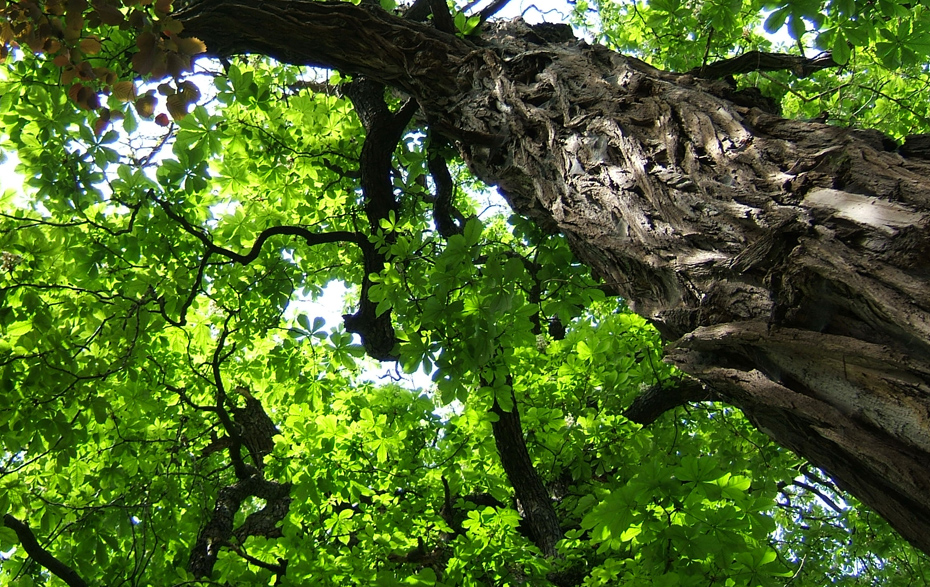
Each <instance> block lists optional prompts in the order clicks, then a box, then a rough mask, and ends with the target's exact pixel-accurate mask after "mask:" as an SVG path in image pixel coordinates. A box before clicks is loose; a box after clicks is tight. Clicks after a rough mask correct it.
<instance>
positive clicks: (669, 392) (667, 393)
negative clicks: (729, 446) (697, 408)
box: [623, 377, 713, 426]
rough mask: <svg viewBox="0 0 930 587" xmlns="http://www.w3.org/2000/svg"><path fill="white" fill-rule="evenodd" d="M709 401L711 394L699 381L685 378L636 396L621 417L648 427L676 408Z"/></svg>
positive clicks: (711, 397) (657, 386) (655, 386)
mask: <svg viewBox="0 0 930 587" xmlns="http://www.w3.org/2000/svg"><path fill="white" fill-rule="evenodd" d="M710 399H713V394H712V393H711V392H710V391H709V390H708V389H707V388H706V387H705V386H704V385H703V384H702V383H701V382H700V381H698V380H697V379H691V378H690V377H687V378H684V379H681V380H680V381H678V382H677V383H675V384H671V385H653V386H652V387H650V388H649V389H647V390H645V391H644V392H642V393H640V394H639V395H638V396H636V399H634V400H633V403H631V404H630V406H629V407H628V408H627V409H626V410H625V411H624V412H623V415H624V416H625V417H627V418H629V419H630V420H632V421H633V422H636V423H637V424H641V425H643V426H648V425H649V424H652V423H653V422H655V421H656V420H657V419H658V418H659V416H661V415H662V414H664V413H665V412H667V411H669V410H672V409H675V408H677V407H678V406H682V405H684V404H686V403H690V402H698V401H707V400H710Z"/></svg>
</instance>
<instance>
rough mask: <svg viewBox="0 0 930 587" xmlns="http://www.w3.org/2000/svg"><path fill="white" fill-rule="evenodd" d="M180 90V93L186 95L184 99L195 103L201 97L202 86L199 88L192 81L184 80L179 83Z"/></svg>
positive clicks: (189, 102)
mask: <svg viewBox="0 0 930 587" xmlns="http://www.w3.org/2000/svg"><path fill="white" fill-rule="evenodd" d="M178 90H179V91H180V94H181V95H182V96H184V99H185V100H186V101H187V103H188V104H193V103H195V102H197V100H199V99H200V88H198V87H197V86H196V85H195V84H194V82H192V81H187V80H186V81H183V82H181V83H180V84H178Z"/></svg>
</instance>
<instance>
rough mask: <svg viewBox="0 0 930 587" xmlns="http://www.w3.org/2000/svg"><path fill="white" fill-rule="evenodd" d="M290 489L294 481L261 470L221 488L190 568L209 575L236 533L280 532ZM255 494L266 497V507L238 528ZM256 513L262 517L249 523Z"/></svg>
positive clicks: (272, 534)
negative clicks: (268, 477) (244, 507)
mask: <svg viewBox="0 0 930 587" xmlns="http://www.w3.org/2000/svg"><path fill="white" fill-rule="evenodd" d="M290 489H291V484H290V483H277V482H274V481H268V480H266V479H263V478H262V477H261V475H260V474H255V475H252V476H251V477H249V478H247V479H241V480H239V481H237V482H236V483H233V484H232V485H228V486H226V487H223V488H222V489H220V491H219V494H218V495H217V497H216V505H215V506H214V508H213V514H212V515H211V517H210V521H209V522H207V525H206V526H204V528H203V530H201V532H200V535H199V536H198V537H197V542H196V543H195V544H194V547H193V548H192V549H191V556H190V559H189V561H188V563H187V569H188V570H189V571H190V572H191V573H192V574H193V575H194V576H195V577H197V578H203V577H209V576H210V574H211V573H212V572H213V567H214V565H215V564H216V560H217V557H218V556H219V553H220V550H221V549H222V548H223V547H224V546H226V545H228V544H230V540H231V539H232V538H233V537H236V538H237V539H240V542H241V540H244V539H245V538H246V537H248V536H266V537H269V538H275V537H278V536H280V529H279V528H277V527H276V526H277V524H278V523H279V522H280V521H281V520H283V519H284V516H285V515H287V511H288V508H289V506H290V502H291V497H290ZM253 496H254V497H258V498H260V499H264V500H265V502H266V504H265V507H264V508H263V509H262V510H260V511H259V512H256V513H254V514H252V515H250V516H249V517H248V518H246V522H244V523H243V524H242V526H240V527H239V528H238V529H234V528H233V521H234V520H235V517H236V513H237V512H238V511H239V508H241V507H242V502H243V501H245V500H246V499H248V498H249V497H253ZM263 512H265V513H263ZM253 516H257V517H258V518H257V519H258V521H256V522H253V523H249V520H250V519H253Z"/></svg>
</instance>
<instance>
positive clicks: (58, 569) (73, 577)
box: [3, 514, 87, 587]
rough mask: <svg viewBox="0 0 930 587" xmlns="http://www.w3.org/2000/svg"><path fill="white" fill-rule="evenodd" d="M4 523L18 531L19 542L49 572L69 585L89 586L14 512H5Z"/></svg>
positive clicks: (74, 586) (73, 586) (77, 586)
mask: <svg viewBox="0 0 930 587" xmlns="http://www.w3.org/2000/svg"><path fill="white" fill-rule="evenodd" d="M3 524H4V525H5V526H6V527H7V528H10V529H11V530H13V531H14V532H16V537H17V538H19V543H20V544H22V546H23V549H24V550H25V551H26V554H28V555H29V556H30V557H31V558H32V560H34V561H36V562H37V563H39V564H40V565H42V566H43V567H45V568H46V569H48V572H50V573H52V574H53V575H55V576H56V577H58V578H59V579H61V580H62V581H64V582H65V583H67V584H68V585H69V587H87V582H86V581H84V579H82V578H81V577H80V576H79V575H78V574H77V572H76V571H75V570H74V569H72V568H71V567H69V566H68V565H66V564H65V563H63V562H61V561H60V560H58V559H57V558H55V556H54V555H52V553H50V552H49V551H48V550H46V549H44V548H42V545H41V544H39V541H38V540H36V536H35V534H33V533H32V530H31V529H30V528H29V526H27V525H26V524H25V523H24V522H22V521H20V520H18V519H17V518H15V517H13V515H12V514H5V515H4V516H3Z"/></svg>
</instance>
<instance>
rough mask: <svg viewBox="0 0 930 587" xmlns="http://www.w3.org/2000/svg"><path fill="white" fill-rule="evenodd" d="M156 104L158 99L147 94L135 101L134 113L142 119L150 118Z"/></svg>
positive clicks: (151, 93) (153, 94) (152, 94)
mask: <svg viewBox="0 0 930 587" xmlns="http://www.w3.org/2000/svg"><path fill="white" fill-rule="evenodd" d="M157 103H158V98H156V97H155V93H154V92H149V93H148V94H146V95H144V96H142V97H141V98H139V99H138V100H136V103H135V107H136V112H137V113H138V114H139V116H141V117H142V118H151V117H152V115H153V114H155V105H156V104H157Z"/></svg>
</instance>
